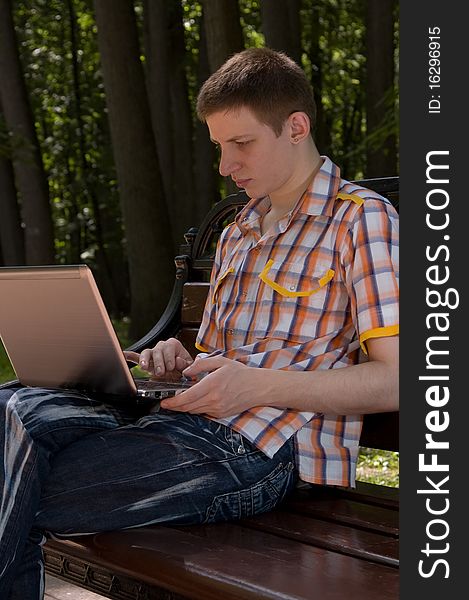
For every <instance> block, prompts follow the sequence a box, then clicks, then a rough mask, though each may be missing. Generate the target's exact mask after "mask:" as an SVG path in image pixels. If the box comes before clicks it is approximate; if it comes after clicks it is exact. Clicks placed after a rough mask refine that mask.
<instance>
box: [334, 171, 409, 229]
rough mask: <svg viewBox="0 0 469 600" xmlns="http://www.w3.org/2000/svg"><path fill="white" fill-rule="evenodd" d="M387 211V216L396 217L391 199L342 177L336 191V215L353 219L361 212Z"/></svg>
mask: <svg viewBox="0 0 469 600" xmlns="http://www.w3.org/2000/svg"><path fill="white" fill-rule="evenodd" d="M375 212H384V213H387V215H388V216H389V218H391V219H398V214H397V211H396V209H395V208H394V206H393V205H392V203H391V201H390V200H389V199H388V198H386V197H385V196H382V195H381V194H379V193H378V192H375V191H374V190H371V189H369V188H366V187H364V186H361V185H359V184H357V183H353V182H351V181H346V180H345V179H342V180H341V181H340V185H339V190H338V192H337V202H336V216H337V217H339V218H340V219H345V220H349V221H354V220H355V219H357V218H360V217H361V216H362V215H363V213H375Z"/></svg>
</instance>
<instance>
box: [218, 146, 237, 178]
mask: <svg viewBox="0 0 469 600" xmlns="http://www.w3.org/2000/svg"><path fill="white" fill-rule="evenodd" d="M237 168H239V166H238V163H237V162H236V160H235V157H234V156H233V154H232V153H231V152H229V151H227V150H221V151H220V164H219V165H218V171H219V173H220V175H222V177H228V176H229V175H231V174H232V173H234V172H235V171H236V170H237Z"/></svg>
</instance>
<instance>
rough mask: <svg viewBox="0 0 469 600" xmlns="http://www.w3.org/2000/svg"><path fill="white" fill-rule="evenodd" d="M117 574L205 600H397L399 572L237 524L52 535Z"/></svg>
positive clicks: (51, 545)
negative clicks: (64, 537)
mask: <svg viewBox="0 0 469 600" xmlns="http://www.w3.org/2000/svg"><path fill="white" fill-rule="evenodd" d="M47 546H48V547H49V549H50V550H51V551H53V550H54V547H56V548H57V547H58V550H60V551H62V552H64V553H66V551H67V547H69V549H70V554H71V555H72V556H74V557H75V558H76V559H78V560H79V559H82V560H84V561H86V562H88V563H89V564H99V567H100V568H101V569H103V568H104V569H105V568H106V567H107V568H109V569H112V571H113V572H114V573H117V574H121V575H124V576H125V577H130V578H131V577H132V574H135V573H138V574H139V579H140V580H142V581H144V582H146V583H147V584H150V585H153V586H156V587H158V588H163V589H167V590H170V591H173V592H175V593H176V594H179V595H182V596H183V597H184V596H185V597H187V598H193V599H197V600H199V599H200V600H220V598H223V599H224V600H244V599H245V600H254V599H258V600H270V599H280V598H281V599H283V600H288V599H292V600H293V599H295V600H316V599H317V600H324V599H328V600H333V599H334V600H335V599H337V600H339V599H342V598H343V592H344V590H345V589H346V590H347V594H348V595H349V597H351V598H358V597H360V599H361V600H376V598H380V600H395V598H396V597H397V590H398V571H397V570H396V569H394V568H391V567H388V566H384V565H378V564H374V563H371V562H369V561H365V560H360V559H358V558H354V557H350V556H345V555H343V554H338V553H336V552H331V551H328V550H325V549H322V548H317V547H313V546H310V545H307V544H304V543H300V542H298V541H292V540H289V539H285V538H283V537H281V538H280V537H277V536H275V535H271V534H268V533H265V532H262V531H255V530H252V529H248V528H246V527H242V526H240V525H236V524H225V523H223V524H219V525H209V526H198V527H186V528H172V527H168V526H160V527H153V528H148V527H146V528H140V529H138V530H126V531H121V532H109V533H105V534H97V535H94V536H87V537H86V538H74V539H73V540H67V541H65V542H55V541H53V540H51V541H50V542H48V544H47Z"/></svg>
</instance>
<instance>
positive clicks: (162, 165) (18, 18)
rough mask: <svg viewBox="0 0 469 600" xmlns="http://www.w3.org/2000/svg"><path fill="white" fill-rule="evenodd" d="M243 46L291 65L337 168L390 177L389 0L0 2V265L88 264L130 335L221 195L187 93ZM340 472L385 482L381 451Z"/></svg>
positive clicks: (393, 171)
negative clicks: (310, 97)
mask: <svg viewBox="0 0 469 600" xmlns="http://www.w3.org/2000/svg"><path fill="white" fill-rule="evenodd" d="M251 46H269V47H272V48H275V49H277V50H281V51H284V52H286V53H287V54H288V55H289V56H290V57H292V58H293V59H294V60H296V61H297V63H298V64H299V65H301V66H302V68H303V69H304V71H305V72H306V74H307V76H308V78H309V80H310V81H311V84H312V85H313V88H314V91H315V97H316V102H317V105H318V118H317V123H316V124H315V128H314V136H315V140H316V143H317V146H318V148H319V151H320V152H321V154H326V155H328V156H330V157H331V158H332V159H333V160H334V161H335V162H336V163H337V164H338V165H339V166H340V168H341V171H342V175H343V176H344V177H345V178H347V179H359V178H364V177H366V178H373V177H387V176H393V175H397V174H398V147H399V131H398V100H399V95H398V75H399V74H398V59H399V12H398V4H397V2H396V1H395V0H202V1H200V2H193V1H190V0H135V1H132V0H94V2H93V1H92V0H23V1H20V0H0V266H2V265H5V266H8V265H33V264H54V263H55V264H77V263H85V264H88V265H89V266H90V267H91V268H92V270H93V273H94V275H95V277H96V280H97V283H98V286H99V288H100V290H101V293H102V295H103V298H104V301H105V304H106V306H107V308H108V311H109V312H110V314H111V316H112V318H113V322H114V324H115V327H116V330H117V333H118V336H119V339H120V341H121V344H122V346H123V347H125V346H127V345H129V344H130V343H131V342H133V341H135V340H137V339H139V338H140V337H141V336H142V335H143V334H145V333H146V332H147V331H148V330H149V329H150V328H151V327H152V326H153V325H154V323H155V322H156V321H157V320H158V318H159V317H160V315H161V314H162V312H163V310H164V308H165V306H166V304H167V301H168V299H169V295H170V292H171V289H172V285H173V281H174V275H175V267H174V261H173V258H174V256H175V254H177V249H178V246H179V244H180V243H181V242H182V241H183V236H184V233H185V232H186V231H187V230H188V229H189V228H190V227H192V226H197V225H198V224H200V223H201V221H202V218H203V216H204V215H205V214H206V213H207V211H208V210H209V209H210V207H211V206H213V204H214V203H215V202H217V201H218V200H219V199H220V198H222V197H223V196H224V195H226V194H227V193H231V192H232V191H235V190H234V189H233V187H232V184H231V183H230V181H228V180H227V179H226V178H222V177H221V176H220V175H219V174H218V171H217V151H216V149H215V147H214V146H213V144H211V142H210V140H209V137H208V131H207V128H206V126H205V125H202V124H201V123H199V122H198V120H197V118H196V115H195V99H196V95H197V91H198V89H199V87H200V85H201V84H202V83H203V81H205V79H207V77H208V76H209V75H210V73H212V72H213V71H214V70H216V69H217V68H218V67H219V66H220V65H221V64H222V63H223V62H224V61H225V60H226V58H227V57H228V56H230V55H231V54H232V53H234V52H237V51H239V50H241V49H243V48H245V47H251ZM0 310H1V299H0ZM13 376H14V373H13V371H12V370H11V367H10V365H9V361H8V359H7V357H6V356H5V353H4V351H3V348H2V347H1V345H0V381H4V380H7V379H10V378H12V377H13ZM358 476H359V478H360V479H362V480H366V481H373V482H376V483H384V484H385V485H392V486H397V485H398V481H399V479H398V453H395V452H376V451H374V450H369V449H362V451H361V454H360V462H359V469H358Z"/></svg>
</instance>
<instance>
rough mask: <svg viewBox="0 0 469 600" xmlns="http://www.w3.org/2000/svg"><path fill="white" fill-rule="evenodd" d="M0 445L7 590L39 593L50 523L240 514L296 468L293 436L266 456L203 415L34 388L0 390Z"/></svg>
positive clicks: (6, 598) (90, 526) (268, 505)
mask: <svg viewBox="0 0 469 600" xmlns="http://www.w3.org/2000/svg"><path fill="white" fill-rule="evenodd" d="M139 410H140V409H139ZM0 452H1V453H2V455H3V457H4V460H3V464H2V461H1V459H0V480H1V484H2V489H3V492H2V496H1V502H0V598H1V599H2V600H33V599H34V600H40V599H41V598H42V597H43V585H44V584H43V581H44V577H43V561H42V550H41V545H42V544H43V543H44V541H45V539H46V538H45V532H53V533H54V534H57V535H64V536H70V535H73V534H78V535H82V534H87V533H94V532H98V531H109V530H115V529H125V528H130V527H138V526H142V525H149V524H152V523H174V524H194V523H212V522H216V521H224V520H231V519H239V518H241V517H247V516H250V515H253V514H258V513H261V512H265V511H268V510H270V509H272V508H273V507H274V506H276V505H277V504H278V503H279V502H280V501H281V500H282V499H283V498H284V497H285V496H286V494H287V493H288V492H289V491H290V490H291V489H293V487H294V486H295V483H296V480H297V475H296V470H295V467H294V444H293V441H292V440H291V441H289V442H288V443H286V444H285V445H284V446H283V447H282V448H281V449H280V450H279V451H278V452H277V453H276V455H275V456H274V458H272V459H270V458H268V457H267V456H266V455H265V454H263V453H262V452H261V451H259V450H258V449H257V448H256V447H255V446H253V445H252V444H250V443H249V442H248V441H247V440H246V439H244V438H243V437H242V436H241V435H239V434H238V433H236V432H234V431H232V430H231V429H229V428H228V427H225V426H224V425H220V424H218V423H215V422H213V421H210V420H209V419H206V418H204V417H202V416H199V415H191V414H188V413H176V412H171V411H167V410H160V411H159V412H155V413H151V412H149V413H148V414H142V413H138V412H137V410H136V409H135V408H132V407H131V404H130V403H129V404H126V405H125V406H124V405H123V406H120V407H118V406H116V405H109V404H104V403H103V402H102V401H100V400H99V399H96V398H90V397H87V396H85V395H83V394H80V393H78V392H68V391H67V392H58V391H57V390H55V391H53V390H45V389H38V388H21V389H18V390H16V391H15V392H14V393H13V391H12V390H0Z"/></svg>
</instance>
